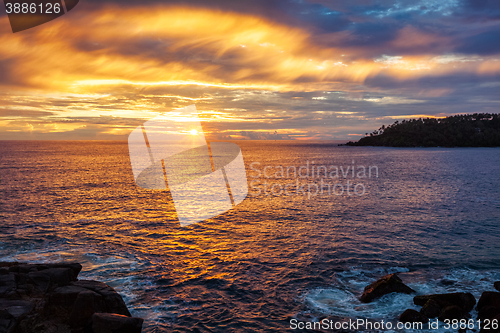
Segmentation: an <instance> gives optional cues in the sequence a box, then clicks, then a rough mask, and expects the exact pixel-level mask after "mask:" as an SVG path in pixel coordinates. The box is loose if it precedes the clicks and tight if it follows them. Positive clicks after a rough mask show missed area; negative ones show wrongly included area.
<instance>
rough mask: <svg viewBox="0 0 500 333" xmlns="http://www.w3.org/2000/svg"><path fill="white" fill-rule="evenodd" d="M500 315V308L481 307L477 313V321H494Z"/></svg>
mask: <svg viewBox="0 0 500 333" xmlns="http://www.w3.org/2000/svg"><path fill="white" fill-rule="evenodd" d="M499 314H500V308H498V307H496V306H491V305H486V306H483V307H481V309H480V310H478V312H477V319H481V320H482V321H484V320H485V319H490V320H491V319H493V318H494V317H495V316H497V315H499Z"/></svg>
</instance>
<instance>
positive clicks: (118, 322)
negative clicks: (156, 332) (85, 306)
mask: <svg viewBox="0 0 500 333" xmlns="http://www.w3.org/2000/svg"><path fill="white" fill-rule="evenodd" d="M142 322H143V320H142V319H141V318H135V317H127V316H122V315H117V314H110V313H95V314H94V315H93V316H92V329H93V331H94V333H140V332H141V328H142Z"/></svg>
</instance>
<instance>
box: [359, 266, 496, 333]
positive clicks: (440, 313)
mask: <svg viewBox="0 0 500 333" xmlns="http://www.w3.org/2000/svg"><path fill="white" fill-rule="evenodd" d="M493 287H494V288H495V289H496V290H498V291H500V281H498V282H495V283H494V284H493ZM393 292H399V293H406V294H412V293H416V292H415V291H414V290H413V289H411V288H410V287H408V286H406V285H405V284H404V283H403V281H402V280H401V278H399V276H398V275H397V274H389V275H386V276H384V277H382V278H380V279H379V280H377V281H375V282H373V283H372V284H370V285H368V286H367V287H365V289H364V292H363V294H362V295H361V297H360V301H361V302H363V303H369V302H371V301H373V300H375V299H377V298H379V297H382V296H383V295H386V294H389V293H393ZM413 303H414V304H415V305H418V306H421V307H422V308H421V309H420V311H416V310H414V309H407V310H406V311H404V312H403V313H402V314H401V316H400V317H399V321H401V322H403V323H415V322H418V323H423V324H426V323H429V320H430V319H434V318H437V319H438V320H439V321H443V322H444V321H445V320H450V321H451V320H461V319H466V320H469V319H472V318H471V315H470V312H471V311H472V310H473V309H474V306H475V308H476V310H477V312H478V315H477V318H476V320H480V321H481V322H482V323H483V324H486V323H489V325H488V326H489V328H485V327H484V326H483V327H482V328H481V330H480V332H481V333H483V332H500V327H499V325H500V292H495V291H485V292H483V293H482V295H481V297H480V298H479V301H477V305H476V299H475V297H474V295H472V294H471V293H460V292H458V293H449V294H433V295H417V296H415V297H414V298H413ZM494 323H497V324H498V325H496V324H494ZM424 327H425V326H424ZM466 331H467V329H461V330H459V332H466Z"/></svg>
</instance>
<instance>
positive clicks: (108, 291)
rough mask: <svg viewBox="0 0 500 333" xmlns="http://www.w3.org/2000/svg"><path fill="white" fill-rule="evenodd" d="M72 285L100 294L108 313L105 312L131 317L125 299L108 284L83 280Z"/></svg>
mask: <svg viewBox="0 0 500 333" xmlns="http://www.w3.org/2000/svg"><path fill="white" fill-rule="evenodd" d="M72 285H74V286H77V287H82V288H85V289H89V290H92V291H94V292H96V293H98V294H100V295H101V296H102V297H103V300H104V302H105V304H106V311H103V312H110V313H117V314H121V315H124V316H127V317H130V316H131V314H130V312H129V311H128V309H127V306H126V305H125V302H124V301H123V298H122V297H121V296H120V295H119V294H118V293H117V292H116V291H115V290H114V289H113V288H111V287H110V286H108V285H107V284H105V283H102V282H98V281H82V280H81V281H76V282H73V283H72Z"/></svg>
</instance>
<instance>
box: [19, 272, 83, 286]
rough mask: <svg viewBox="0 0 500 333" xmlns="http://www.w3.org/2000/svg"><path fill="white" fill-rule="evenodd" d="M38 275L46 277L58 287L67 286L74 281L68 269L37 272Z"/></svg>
mask: <svg viewBox="0 0 500 333" xmlns="http://www.w3.org/2000/svg"><path fill="white" fill-rule="evenodd" d="M39 273H40V274H44V275H48V276H49V277H50V282H51V283H53V284H56V285H58V286H67V285H68V284H70V282H71V281H76V278H75V277H74V274H73V270H71V269H70V268H49V269H44V270H42V271H39ZM28 276H29V274H28Z"/></svg>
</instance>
